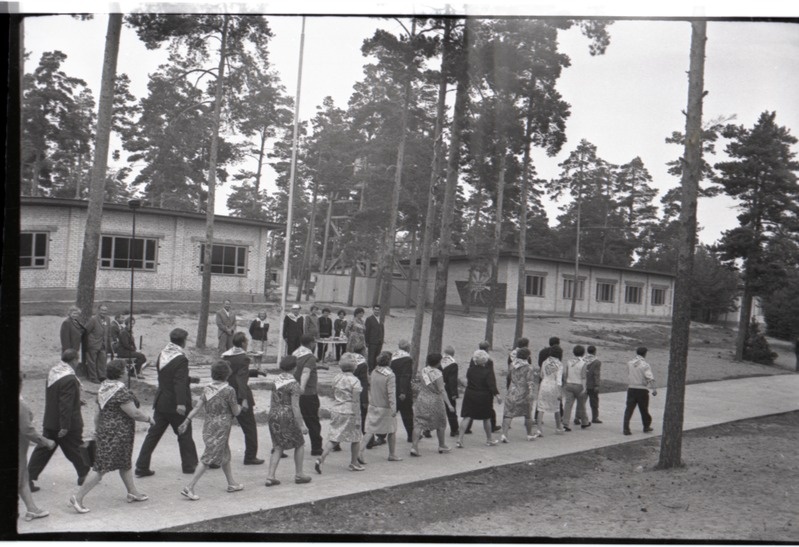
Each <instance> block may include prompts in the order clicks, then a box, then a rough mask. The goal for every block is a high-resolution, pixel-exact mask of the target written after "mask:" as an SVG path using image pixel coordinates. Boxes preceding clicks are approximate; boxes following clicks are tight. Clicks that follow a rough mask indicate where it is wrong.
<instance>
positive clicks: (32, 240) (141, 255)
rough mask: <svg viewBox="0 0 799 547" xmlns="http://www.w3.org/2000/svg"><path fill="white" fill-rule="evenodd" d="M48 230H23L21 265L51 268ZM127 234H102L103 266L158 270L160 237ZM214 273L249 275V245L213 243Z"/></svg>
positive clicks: (20, 247)
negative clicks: (141, 236) (130, 236)
mask: <svg viewBox="0 0 799 547" xmlns="http://www.w3.org/2000/svg"><path fill="white" fill-rule="evenodd" d="M48 241H49V234H48V233H47V232H25V233H22V234H20V245H19V266H20V268H47V261H48V258H47V256H48ZM131 241H132V240H131V238H129V237H124V236H102V237H101V238H100V268H101V269H104V270H130V269H131V266H132V267H133V268H134V269H136V270H144V271H151V272H154V271H156V266H157V264H158V259H157V256H158V240H157V239H152V238H138V237H137V238H136V239H135V241H133V245H131ZM204 253H205V244H203V243H201V244H200V264H199V266H200V272H202V271H203V254H204ZM211 273H214V274H221V275H238V276H246V275H247V247H246V246H243V245H213V246H212V247H211Z"/></svg>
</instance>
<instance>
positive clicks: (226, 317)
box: [216, 300, 236, 353]
mask: <svg viewBox="0 0 799 547" xmlns="http://www.w3.org/2000/svg"><path fill="white" fill-rule="evenodd" d="M216 328H217V334H216V336H217V338H218V339H219V346H218V349H219V353H224V352H226V351H227V350H229V349H230V348H232V347H233V335H234V334H236V313H235V312H233V311H231V309H230V300H225V302H224V303H223V304H222V309H220V310H219V311H218V312H216Z"/></svg>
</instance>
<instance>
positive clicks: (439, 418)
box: [411, 353, 455, 457]
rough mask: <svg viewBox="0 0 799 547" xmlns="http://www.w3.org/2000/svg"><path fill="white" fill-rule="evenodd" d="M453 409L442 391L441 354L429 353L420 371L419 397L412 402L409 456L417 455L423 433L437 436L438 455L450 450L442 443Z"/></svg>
mask: <svg viewBox="0 0 799 547" xmlns="http://www.w3.org/2000/svg"><path fill="white" fill-rule="evenodd" d="M447 408H448V409H449V410H450V411H451V412H454V411H455V409H454V408H453V407H452V404H451V403H450V402H449V399H448V398H447V392H446V390H445V389H444V373H443V372H442V371H441V354H440V353H431V354H429V355H428V356H427V366H425V367H424V368H423V369H422V385H421V387H420V388H419V395H418V396H417V397H416V400H415V401H414V402H413V437H412V438H413V448H411V456H417V457H418V456H421V454H419V439H420V438H421V437H422V432H423V431H433V430H435V432H436V435H437V436H438V453H439V454H444V453H446V452H449V451H450V450H452V449H451V448H450V447H448V446H447V445H446V443H445V442H444V432H445V430H446V428H447V412H446V410H445V409H447Z"/></svg>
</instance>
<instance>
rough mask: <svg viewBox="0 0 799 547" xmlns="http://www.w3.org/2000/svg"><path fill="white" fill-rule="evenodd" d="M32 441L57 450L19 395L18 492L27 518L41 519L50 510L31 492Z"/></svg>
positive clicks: (29, 519) (20, 383)
mask: <svg viewBox="0 0 799 547" xmlns="http://www.w3.org/2000/svg"><path fill="white" fill-rule="evenodd" d="M19 390H20V392H22V375H20V378H19ZM30 443H36V444H37V445H39V446H44V447H47V449H48V450H55V447H56V444H55V441H53V440H50V439H48V438H47V437H44V436H42V434H41V433H39V432H38V431H36V428H35V427H33V412H32V411H31V409H30V407H28V405H27V403H25V401H24V400H23V399H22V395H20V396H19V443H18V444H17V447H18V453H17V466H18V468H19V474H18V475H17V492H18V493H19V497H20V498H22V502H23V503H24V504H25V520H26V521H31V520H33V519H41V518H44V517H46V516H48V515H49V514H50V512H49V511H45V510H44V509H39V506H38V505H36V502H35V501H33V494H32V493H31V487H30V477H29V475H28V447H29V446H30Z"/></svg>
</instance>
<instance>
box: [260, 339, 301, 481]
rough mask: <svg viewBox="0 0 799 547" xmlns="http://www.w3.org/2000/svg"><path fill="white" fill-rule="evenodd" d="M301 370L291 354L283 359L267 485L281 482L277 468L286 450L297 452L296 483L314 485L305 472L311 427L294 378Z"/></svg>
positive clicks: (277, 383) (271, 424)
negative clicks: (301, 407)
mask: <svg viewBox="0 0 799 547" xmlns="http://www.w3.org/2000/svg"><path fill="white" fill-rule="evenodd" d="M295 368H297V358H296V357H294V356H293V355H287V356H285V357H283V359H281V360H280V371H281V372H280V375H279V376H278V377H277V380H275V383H274V391H273V392H272V404H271V406H270V408H269V417H268V419H267V423H268V424H269V434H270V435H271V436H272V445H273V446H274V451H273V452H272V456H271V458H270V459H269V473H268V476H267V478H266V484H265V486H276V485H278V484H280V481H279V480H277V479H276V478H275V473H276V472H277V465H278V464H279V463H280V458H281V457H283V451H284V450H291V449H292V448H293V449H294V469H295V473H294V482H296V483H297V484H304V483H307V482H311V477H309V476H307V475H304V474H303V472H302V464H303V458H304V457H305V439H304V438H303V435H305V434H306V433H308V428H306V427H305V423H304V422H303V420H302V414H301V413H300V384H299V382H297V380H295V379H294V375H293V374H292V371H293V370H294V369H295Z"/></svg>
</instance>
